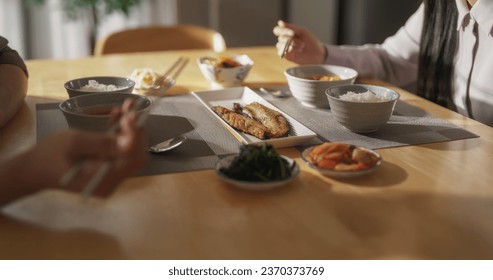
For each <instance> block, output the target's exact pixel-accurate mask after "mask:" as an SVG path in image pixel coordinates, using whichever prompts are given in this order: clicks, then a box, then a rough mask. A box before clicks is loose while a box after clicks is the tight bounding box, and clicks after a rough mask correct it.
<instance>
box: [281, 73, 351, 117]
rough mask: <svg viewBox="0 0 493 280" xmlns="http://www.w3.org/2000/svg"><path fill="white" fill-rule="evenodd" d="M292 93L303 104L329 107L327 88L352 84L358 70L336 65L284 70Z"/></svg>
mask: <svg viewBox="0 0 493 280" xmlns="http://www.w3.org/2000/svg"><path fill="white" fill-rule="evenodd" d="M284 75H285V76H286V79H287V81H288V86H289V90H290V91H291V94H292V95H293V96H294V98H296V99H297V100H298V101H299V102H301V104H302V105H304V106H307V107H311V108H328V107H329V102H328V100H327V97H326V96H325V90H326V89H328V88H330V87H333V86H338V85H347V84H352V83H354V81H355V80H356V78H357V77H358V72H356V70H354V69H351V68H348V67H343V66H336V65H325V64H314V65H300V66H295V67H291V68H288V69H286V70H285V71H284Z"/></svg>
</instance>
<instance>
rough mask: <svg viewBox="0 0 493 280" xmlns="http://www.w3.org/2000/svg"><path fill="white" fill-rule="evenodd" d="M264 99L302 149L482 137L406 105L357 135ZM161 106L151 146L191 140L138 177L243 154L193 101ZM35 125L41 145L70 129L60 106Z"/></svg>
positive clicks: (319, 115) (152, 122)
mask: <svg viewBox="0 0 493 280" xmlns="http://www.w3.org/2000/svg"><path fill="white" fill-rule="evenodd" d="M264 98H266V99H267V100H268V101H270V102H271V103H272V104H274V105H275V106H277V107H278V108H279V109H280V110H282V111H284V112H285V113H287V114H289V115H291V116H292V117H293V118H295V119H296V120H298V121H299V122H301V123H302V124H304V125H305V126H307V127H308V128H310V129H311V130H313V131H314V132H315V133H317V134H318V135H319V137H318V139H314V140H312V141H310V142H308V143H306V144H305V145H304V146H308V145H313V144H317V143H320V142H322V141H332V142H346V143H350V144H354V145H358V146H363V147H367V148H370V149H380V148H389V147H399V146H407V145H417V144H426V143H433V142H442V141H450V140H458V139H466V138H473V137H478V136H477V135H475V134H473V133H470V132H468V131H467V130H464V129H462V128H460V127H457V126H456V125H454V124H452V123H450V122H447V121H445V120H443V119H440V118H437V117H435V116H433V115H431V114H429V113H427V112H425V111H423V110H421V109H419V108H417V107H415V106H412V105H409V104H407V103H405V102H402V101H399V102H398V103H397V105H396V108H395V111H394V115H393V116H392V117H391V119H390V121H389V122H388V124H387V125H385V126H384V127H383V128H381V129H380V130H379V131H377V132H374V133H369V134H356V133H353V132H350V131H348V130H347V129H345V128H343V127H342V126H340V125H339V124H338V123H337V122H336V120H335V119H334V118H333V117H332V115H331V113H330V110H328V109H312V108H307V107H304V106H302V105H301V104H300V103H299V102H298V101H296V99H294V98H292V97H290V98H283V99H279V98H273V97H269V96H264ZM159 102H160V104H158V105H157V106H155V107H154V109H153V111H152V112H151V116H150V117H149V119H148V121H147V123H146V127H147V133H148V142H149V145H153V144H156V143H159V142H161V141H163V140H165V139H168V138H171V137H175V136H178V135H181V134H183V135H185V136H186V137H187V138H188V140H187V141H186V142H185V143H184V144H183V145H182V146H180V147H179V148H177V149H175V150H172V151H169V152H166V153H163V154H158V155H155V154H150V162H149V164H148V165H147V166H145V167H144V168H143V170H142V171H141V172H140V174H139V175H153V174H165V173H174V172H183V171H193V170H201V169H210V168H214V165H215V163H216V161H217V160H218V159H219V158H220V157H221V156H224V155H227V154H234V153H238V152H239V148H240V145H241V144H240V142H238V141H237V140H236V138H234V136H233V135H232V134H231V133H229V131H228V130H227V129H226V128H225V127H223V126H222V124H220V123H219V122H218V121H217V120H216V119H215V118H214V117H213V116H212V115H211V114H210V113H209V111H207V110H206V108H204V107H203V105H202V104H201V103H200V102H199V101H198V100H196V99H195V97H193V96H192V95H188V94H187V95H177V96H169V97H165V98H163V99H161V100H160V101H159ZM36 119H37V124H36V128H37V139H38V141H39V140H40V139H42V138H43V137H45V136H47V135H48V134H51V133H53V132H55V131H58V130H62V129H67V128H68V125H67V123H66V121H65V118H64V117H63V114H62V113H61V112H60V110H59V109H58V103H47V104H38V105H37V106H36ZM300 148H302V147H300Z"/></svg>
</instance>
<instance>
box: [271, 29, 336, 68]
mask: <svg viewBox="0 0 493 280" xmlns="http://www.w3.org/2000/svg"><path fill="white" fill-rule="evenodd" d="M273 33H274V35H275V36H277V44H276V48H277V52H278V55H279V57H281V58H286V59H287V60H289V61H292V62H295V63H298V64H323V63H325V62H326V56H327V50H326V47H325V45H324V44H323V43H322V42H321V41H320V40H319V39H318V38H317V37H316V36H315V35H314V34H313V33H311V32H310V31H308V30H307V29H305V28H303V27H301V26H296V25H294V24H292V23H287V22H284V21H278V23H277V26H275V27H274V29H273Z"/></svg>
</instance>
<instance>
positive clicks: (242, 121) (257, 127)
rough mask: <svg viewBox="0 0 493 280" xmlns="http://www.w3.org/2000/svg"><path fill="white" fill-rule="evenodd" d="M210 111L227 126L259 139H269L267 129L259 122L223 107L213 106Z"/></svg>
mask: <svg viewBox="0 0 493 280" xmlns="http://www.w3.org/2000/svg"><path fill="white" fill-rule="evenodd" d="M212 110H213V111H214V112H216V114H218V115H219V116H220V117H221V118H222V119H223V120H225V121H226V122H227V123H228V124H229V125H231V126H232V127H233V128H235V129H237V130H239V131H242V132H245V133H248V134H251V135H253V136H255V137H257V138H259V139H268V138H270V133H269V129H268V128H267V127H266V126H264V125H263V124H261V123H260V122H259V121H256V120H254V119H252V118H249V117H247V116H244V115H242V114H240V113H237V112H235V111H232V110H229V109H227V108H225V107H223V106H213V107H212Z"/></svg>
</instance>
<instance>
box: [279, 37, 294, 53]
mask: <svg viewBox="0 0 493 280" xmlns="http://www.w3.org/2000/svg"><path fill="white" fill-rule="evenodd" d="M291 43H293V37H292V36H289V37H288V40H287V41H286V44H285V45H284V49H283V50H282V53H281V58H284V57H285V56H286V54H287V53H288V51H289V47H290V46H291Z"/></svg>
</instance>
